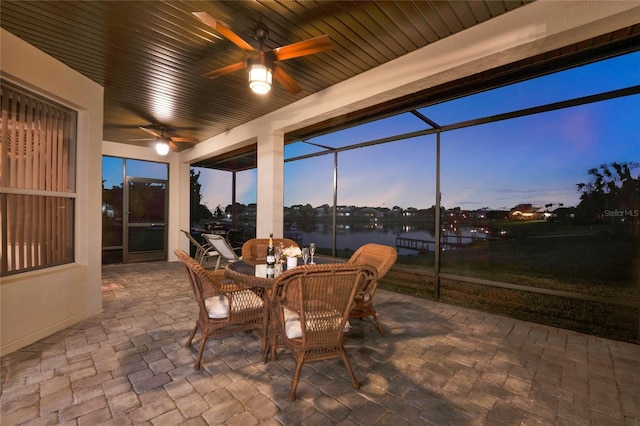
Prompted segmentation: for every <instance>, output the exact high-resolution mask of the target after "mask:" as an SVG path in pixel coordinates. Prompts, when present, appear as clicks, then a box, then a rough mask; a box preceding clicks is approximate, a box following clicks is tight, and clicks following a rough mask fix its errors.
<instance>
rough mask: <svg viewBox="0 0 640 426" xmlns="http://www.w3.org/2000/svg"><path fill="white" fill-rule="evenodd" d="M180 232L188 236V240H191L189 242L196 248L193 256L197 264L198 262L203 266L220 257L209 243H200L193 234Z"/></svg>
mask: <svg viewBox="0 0 640 426" xmlns="http://www.w3.org/2000/svg"><path fill="white" fill-rule="evenodd" d="M180 232H182V233H183V234H184V235H186V236H187V238H188V239H189V241H190V242H191V244H193V245H194V246H195V248H196V252H195V254H194V256H193V258H194V259H195V261H196V262H198V263H199V264H201V265H204V264H205V263H206V261H207V260H208V259H212V258H214V257H218V256H219V255H218V252H217V251H216V249H215V248H214V247H213V246H212V245H211V244H209V243H204V244H202V243H200V242H199V241H198V240H196V239H195V238H193V235H191V233H189V232H187V231H185V230H184V229H181V230H180ZM219 260H220V259H219V258H218V259H217V260H216V262H218V261H219Z"/></svg>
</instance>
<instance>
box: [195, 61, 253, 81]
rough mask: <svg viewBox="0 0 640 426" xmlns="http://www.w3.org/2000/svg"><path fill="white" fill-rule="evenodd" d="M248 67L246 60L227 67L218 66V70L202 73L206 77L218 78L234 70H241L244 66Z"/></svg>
mask: <svg viewBox="0 0 640 426" xmlns="http://www.w3.org/2000/svg"><path fill="white" fill-rule="evenodd" d="M246 67H247V63H246V62H237V63H235V64H233V65H227V66H226V67H222V68H218V69H217V70H213V71H209V72H208V73H205V74H202V76H203V77H206V78H216V77H220V76H221V75H225V74H229V73H232V72H234V71H239V70H241V69H243V68H246Z"/></svg>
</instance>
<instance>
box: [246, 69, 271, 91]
mask: <svg viewBox="0 0 640 426" xmlns="http://www.w3.org/2000/svg"><path fill="white" fill-rule="evenodd" d="M272 83H273V72H272V71H271V69H270V68H269V67H267V66H266V65H264V64H252V65H251V67H250V68H249V87H250V88H251V90H253V91H254V93H257V94H259V95H265V94H267V93H269V91H270V90H271V84H272Z"/></svg>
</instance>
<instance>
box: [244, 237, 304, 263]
mask: <svg viewBox="0 0 640 426" xmlns="http://www.w3.org/2000/svg"><path fill="white" fill-rule="evenodd" d="M280 243H282V244H283V246H284V248H287V247H291V246H294V247H298V243H296V242H295V241H293V240H291V239H289V238H274V239H273V246H274V247H278V246H279V245H280ZM268 246H269V239H268V238H252V239H250V240H247V241H246V242H245V243H244V244H243V245H242V260H244V261H245V262H250V263H264V262H266V261H267V247H268Z"/></svg>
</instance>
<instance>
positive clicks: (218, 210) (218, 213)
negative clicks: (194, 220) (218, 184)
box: [213, 204, 224, 217]
mask: <svg viewBox="0 0 640 426" xmlns="http://www.w3.org/2000/svg"><path fill="white" fill-rule="evenodd" d="M213 216H215V217H223V216H224V212H223V211H222V208H221V207H220V204H218V205H217V206H216V209H215V210H214V212H213Z"/></svg>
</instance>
